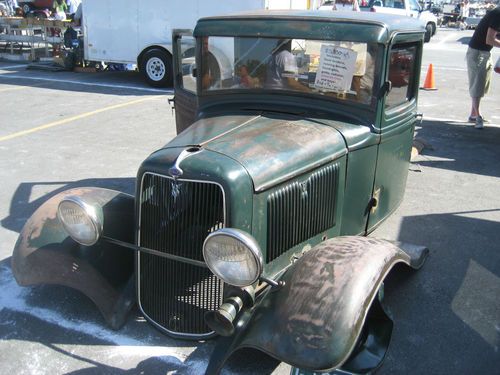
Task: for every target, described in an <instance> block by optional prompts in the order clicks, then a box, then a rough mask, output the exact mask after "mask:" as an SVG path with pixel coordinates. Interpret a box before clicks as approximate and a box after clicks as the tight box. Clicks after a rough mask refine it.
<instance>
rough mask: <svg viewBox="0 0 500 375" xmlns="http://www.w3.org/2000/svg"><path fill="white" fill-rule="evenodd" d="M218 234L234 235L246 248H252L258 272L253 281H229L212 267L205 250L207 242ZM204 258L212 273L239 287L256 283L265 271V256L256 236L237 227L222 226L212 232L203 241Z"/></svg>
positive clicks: (251, 251)
mask: <svg viewBox="0 0 500 375" xmlns="http://www.w3.org/2000/svg"><path fill="white" fill-rule="evenodd" d="M218 236H226V237H232V238H234V239H236V240H237V241H239V242H241V243H242V244H243V245H244V246H245V248H246V249H248V250H250V253H251V255H252V256H253V258H254V260H255V264H256V266H257V272H256V275H255V277H254V279H253V280H252V282H249V283H238V284H235V283H230V282H227V280H226V279H225V278H224V277H223V275H220V273H219V272H217V270H214V269H213V268H212V267H211V265H210V262H208V261H207V255H206V250H205V249H206V244H207V243H208V242H209V241H211V240H212V239H213V238H214V237H218ZM203 259H204V260H205V263H206V264H207V266H208V268H209V269H210V271H212V273H213V274H214V275H215V276H217V277H218V278H219V279H221V280H222V281H224V282H225V283H227V284H230V285H233V286H237V287H247V286H250V285H252V284H254V283H255V282H256V281H257V280H259V278H260V277H261V276H262V273H263V271H264V258H263V256H262V251H261V249H260V246H259V244H258V243H257V241H256V240H255V238H253V236H252V235H250V234H249V233H247V232H245V231H243V230H240V229H235V228H222V229H219V230H217V231H215V232H212V233H210V234H209V235H208V236H207V238H206V239H205V241H204V242H203Z"/></svg>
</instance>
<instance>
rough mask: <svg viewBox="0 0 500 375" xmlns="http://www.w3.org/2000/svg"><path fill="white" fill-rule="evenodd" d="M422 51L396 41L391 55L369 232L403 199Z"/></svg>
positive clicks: (418, 43) (418, 47)
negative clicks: (389, 84)
mask: <svg viewBox="0 0 500 375" xmlns="http://www.w3.org/2000/svg"><path fill="white" fill-rule="evenodd" d="M421 51H422V43H421V42H411V43H409V42H399V43H398V41H397V40H396V42H395V43H394V44H393V45H392V46H391V48H390V50H389V55H388V56H387V58H388V64H387V65H388V68H387V72H386V77H387V80H388V81H390V82H391V86H392V87H391V89H390V91H389V92H388V93H387V94H386V95H385V98H384V102H385V103H384V107H383V114H382V121H381V125H380V131H381V143H380V145H379V150H378V156H377V167H376V171H375V183H374V187H373V199H372V208H371V211H370V214H369V219H368V226H367V230H368V231H370V230H372V229H374V227H375V226H376V225H377V224H379V223H380V221H381V220H382V219H384V218H385V217H386V216H387V215H389V214H390V213H391V212H392V211H394V210H395V209H396V208H397V207H398V205H399V203H400V202H401V200H402V199H403V194H404V191H405V187H406V178H407V176H408V167H409V164H408V163H409V160H410V156H411V148H412V144H413V133H414V129H415V123H416V117H417V94H418V83H419V76H420V62H421V54H422V52H421Z"/></svg>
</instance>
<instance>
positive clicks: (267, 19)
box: [194, 10, 425, 43]
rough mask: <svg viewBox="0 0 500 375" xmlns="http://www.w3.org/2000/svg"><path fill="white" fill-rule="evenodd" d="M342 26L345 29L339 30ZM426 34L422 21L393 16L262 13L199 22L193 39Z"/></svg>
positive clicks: (379, 38) (377, 38) (378, 38)
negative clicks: (200, 37) (206, 37)
mask: <svg viewBox="0 0 500 375" xmlns="http://www.w3.org/2000/svg"><path fill="white" fill-rule="evenodd" d="M290 21H293V22H290ZM339 24H343V26H342V27H341V28H339V27H338V26H339ZM424 31H425V25H424V24H423V23H422V22H421V21H419V20H417V19H414V18H411V17H405V16H397V15H391V14H381V13H372V12H340V11H317V10H309V11H302V10H299V11H297V10H283V11H281V10H280V11H269V10H261V11H251V12H243V13H237V14H232V15H225V16H215V17H205V18H201V19H200V20H198V23H197V25H196V28H195V30H194V35H195V36H204V35H218V36H261V37H277V36H278V37H290V38H291V37H294V38H311V37H313V38H314V37H316V38H321V39H328V38H335V39H337V40H343V39H346V40H352V41H360V42H361V41H362V42H378V43H386V42H388V41H389V40H390V39H391V38H392V36H393V35H394V34H396V33H416V34H420V33H423V32H424Z"/></svg>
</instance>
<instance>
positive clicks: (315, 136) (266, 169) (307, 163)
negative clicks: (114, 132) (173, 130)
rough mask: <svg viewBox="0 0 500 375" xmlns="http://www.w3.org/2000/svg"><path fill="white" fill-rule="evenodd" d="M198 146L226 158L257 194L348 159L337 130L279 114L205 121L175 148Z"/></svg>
mask: <svg viewBox="0 0 500 375" xmlns="http://www.w3.org/2000/svg"><path fill="white" fill-rule="evenodd" d="M190 146H199V147H201V148H203V149H206V150H210V151H213V152H217V153H220V154H223V155H226V156H228V157H230V158H232V159H234V160H236V161H237V162H239V163H240V164H241V165H242V166H243V167H244V168H245V169H246V170H247V171H248V174H249V175H250V177H251V178H252V180H253V183H254V189H255V190H256V191H262V190H265V189H267V188H269V187H271V186H274V185H276V184H279V183H281V182H283V181H286V180H288V179H290V178H293V177H295V176H297V175H300V174H302V173H305V172H307V171H308V170H311V169H314V168H316V167H318V166H320V165H323V164H325V163H328V162H330V161H332V160H334V159H337V158H339V157H340V156H342V155H345V154H346V153H347V148H346V144H345V141H344V138H343V137H342V135H341V134H340V132H339V131H338V130H336V129H335V128H333V127H331V126H327V125H324V124H321V123H319V122H316V121H314V120H307V119H303V118H301V119H299V118H297V117H292V116H287V115H276V114H258V115H250V116H249V115H246V116H243V115H229V116H228V115H226V116H217V117H211V118H207V119H201V120H198V121H197V122H195V123H194V124H193V125H191V126H190V127H189V128H187V129H186V130H185V131H184V132H182V133H181V134H179V135H178V136H177V137H176V138H175V139H173V140H172V141H171V142H170V143H169V144H167V145H166V147H167V148H170V147H190Z"/></svg>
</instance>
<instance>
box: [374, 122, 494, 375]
mask: <svg viewBox="0 0 500 375" xmlns="http://www.w3.org/2000/svg"><path fill="white" fill-rule="evenodd" d="M416 139H417V140H421V141H422V142H423V143H425V147H424V149H423V152H422V154H421V155H419V156H418V157H417V158H416V159H415V160H414V161H413V164H412V165H411V167H410V170H411V171H413V172H410V173H411V174H410V176H409V183H408V188H407V191H406V198H405V202H404V203H403V207H402V208H403V209H404V211H405V212H410V213H411V212H412V211H414V209H415V208H416V209H417V210H418V211H420V212H422V211H423V212H429V213H428V214H422V215H414V216H412V215H409V216H404V217H403V218H402V219H401V222H400V224H399V230H398V240H400V241H403V242H409V243H417V244H424V245H426V246H427V247H428V248H429V249H430V251H431V253H430V257H429V259H428V260H427V262H426V264H425V265H424V267H423V268H422V269H421V270H419V271H418V272H411V271H408V270H407V269H404V268H403V267H401V268H398V269H396V270H395V271H394V272H392V273H391V274H390V275H389V277H388V279H387V280H386V303H387V305H388V306H389V308H390V309H391V311H392V313H393V315H394V320H395V330H394V335H393V341H392V344H391V348H390V350H389V353H388V356H387V358H386V362H385V364H384V366H383V368H382V371H381V372H382V373H385V372H384V369H388V370H389V371H388V373H414V374H423V373H447V374H450V373H456V374H458V373H461V374H468V373H484V374H486V373H494V372H495V371H496V370H497V369H498V368H499V366H500V356H498V352H499V350H500V314H499V312H500V299H499V298H498V296H500V267H499V265H500V252H499V249H500V247H499V244H500V195H499V191H500V190H499V189H498V178H499V177H500V168H499V166H498V163H499V160H500V128H499V127H492V126H488V124H486V126H485V128H484V129H483V130H477V129H474V127H473V125H472V124H464V123H453V122H438V121H424V122H423V124H422V126H421V128H420V129H418V134H417V137H416ZM415 172H420V173H417V174H414V173H415Z"/></svg>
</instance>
